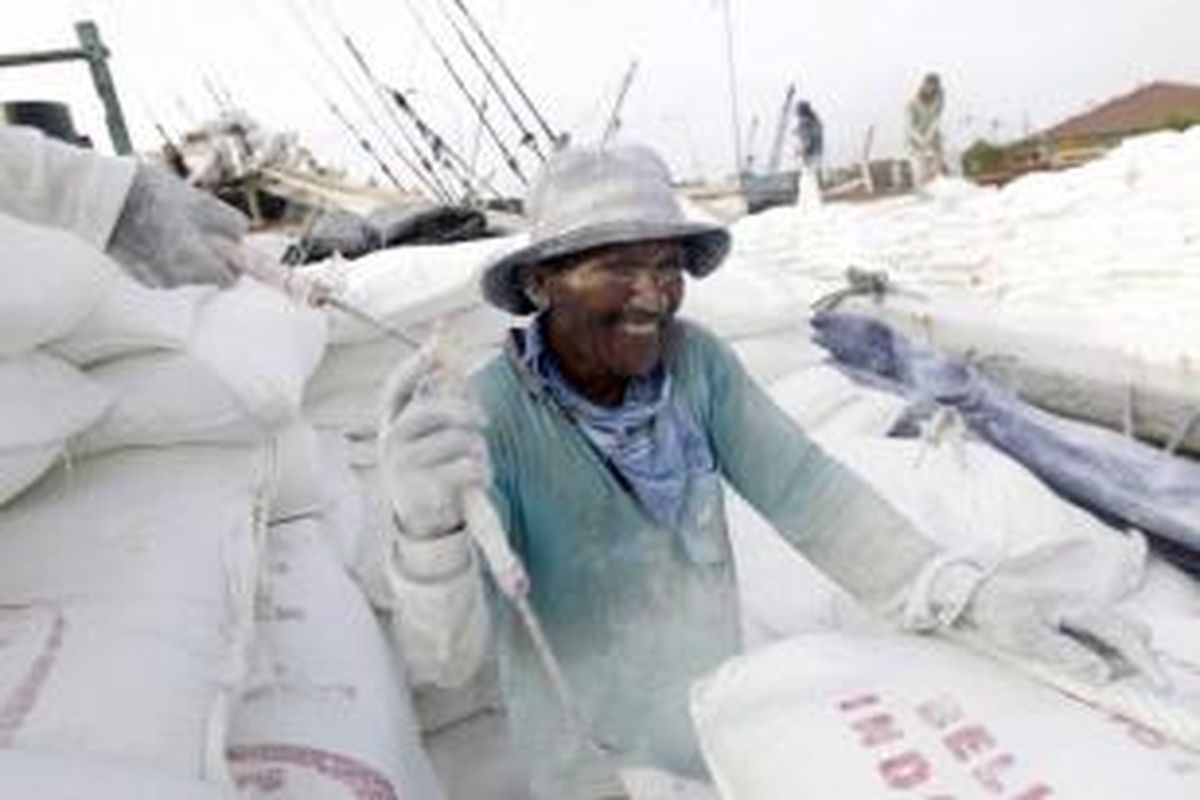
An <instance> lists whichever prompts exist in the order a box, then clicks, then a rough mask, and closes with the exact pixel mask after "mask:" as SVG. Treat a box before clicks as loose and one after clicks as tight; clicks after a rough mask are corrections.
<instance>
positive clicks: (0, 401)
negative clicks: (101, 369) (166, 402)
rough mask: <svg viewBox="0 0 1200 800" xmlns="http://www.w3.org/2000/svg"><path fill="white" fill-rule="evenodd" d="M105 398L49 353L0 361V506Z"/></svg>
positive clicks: (96, 413) (91, 419) (92, 417)
mask: <svg viewBox="0 0 1200 800" xmlns="http://www.w3.org/2000/svg"><path fill="white" fill-rule="evenodd" d="M0 302H3V301H2V300H0ZM111 400H112V397H111V395H110V394H109V392H107V391H106V390H105V389H104V388H103V387H102V386H100V385H99V384H97V383H96V382H95V381H92V380H89V379H88V378H87V377H86V376H85V375H84V374H83V373H82V372H80V371H79V370H77V369H75V368H74V367H72V366H70V365H69V364H65V363H63V362H62V361H60V360H59V359H57V358H54V357H53V356H49V355H45V354H43V353H31V354H29V355H26V356H21V357H17V358H10V359H0V505H2V504H4V503H6V502H8V501H9V500H10V499H11V498H13V497H14V496H15V495H17V494H18V493H20V492H21V491H22V490H23V489H25V488H26V487H28V486H29V485H30V484H32V483H33V482H34V481H35V480H37V478H38V477H39V476H40V475H42V473H44V472H45V471H46V470H47V469H49V467H50V466H51V465H52V464H53V463H54V460H55V459H56V458H58V456H59V454H60V453H61V452H62V450H63V446H64V443H65V442H66V440H67V439H69V438H70V437H72V436H74V435H76V434H77V433H79V432H80V431H82V430H84V429H86V428H87V427H88V426H90V425H92V424H93V423H95V422H96V420H97V419H99V418H100V417H101V416H102V415H103V414H104V412H105V410H106V409H107V408H108V406H109V403H110V402H111Z"/></svg>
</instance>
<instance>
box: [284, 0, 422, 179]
mask: <svg viewBox="0 0 1200 800" xmlns="http://www.w3.org/2000/svg"><path fill="white" fill-rule="evenodd" d="M287 3H288V6H289V7H290V8H291V9H292V16H293V17H295V18H296V19H297V20H298V21H299V22H300V26H301V28H302V29H303V30H304V33H305V35H306V36H307V37H308V39H309V41H311V42H312V44H313V46H314V47H315V48H316V50H317V53H318V54H319V55H320V56H321V59H322V60H323V61H324V62H325V65H326V66H327V67H328V68H329V69H330V70H331V71H332V72H333V74H334V75H335V76H336V77H337V79H338V81H339V82H340V83H341V84H342V86H343V87H344V88H345V89H346V91H348V92H349V93H350V96H351V97H352V98H353V100H354V102H355V104H356V105H357V106H358V108H359V110H360V111H361V112H362V113H363V115H364V116H365V117H366V118H367V121H368V122H369V123H370V124H371V125H372V127H374V128H375V130H376V131H377V132H378V133H379V135H380V136H382V138H383V141H384V142H385V143H386V144H387V145H388V146H389V148H390V149H391V151H392V153H393V154H394V155H395V156H396V157H397V158H399V159H400V161H401V162H402V163H403V164H404V166H406V167H408V170H409V172H411V173H412V174H413V175H415V176H416V177H417V180H419V181H420V182H421V183H422V184H424V186H425V188H426V189H428V190H429V191H431V192H433V195H434V196H435V197H436V196H437V190H436V188H435V187H433V186H432V185H431V183H430V182H429V179H428V178H427V177H426V176H425V174H424V173H423V172H421V170H420V169H419V168H418V167H417V166H416V165H415V164H413V163H412V161H411V160H410V159H409V158H408V156H407V155H405V154H404V152H403V151H401V150H400V148H399V147H398V146H397V145H396V142H395V140H394V139H392V137H391V136H390V135H389V134H388V132H387V130H386V129H385V128H384V127H383V125H382V124H381V123H380V121H379V117H378V116H377V115H376V114H375V112H374V111H373V110H372V109H371V106H370V105H369V104H368V103H367V102H366V100H365V99H364V98H363V96H362V93H361V92H359V91H358V89H357V87H355V86H354V83H353V82H352V81H351V80H350V79H349V78H348V77H347V76H346V73H345V72H344V71H343V70H342V68H341V67H340V66H338V63H337V61H335V60H334V58H333V57H332V56H331V55H330V54H329V51H328V50H326V49H325V45H324V44H323V43H322V42H321V37H320V36H318V35H317V32H316V30H315V29H314V28H313V27H312V25H311V24H310V23H309V21H308V18H307V17H306V16H305V15H304V12H303V11H302V10H301V8H300V6H299V4H298V2H297V0H287Z"/></svg>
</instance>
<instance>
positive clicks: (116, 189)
mask: <svg viewBox="0 0 1200 800" xmlns="http://www.w3.org/2000/svg"><path fill="white" fill-rule="evenodd" d="M136 169H137V162H136V161H134V160H133V159H132V158H114V157H112V156H104V155H100V154H99V153H96V152H94V151H92V150H87V149H84V148H82V147H74V146H72V145H69V144H64V143H63V142H59V141H56V140H54V139H51V138H49V137H47V136H45V135H43V134H42V132H41V131H38V130H36V129H34V128H25V127H20V126H15V125H14V126H3V125H0V212H2V213H5V214H8V215H9V216H11V217H16V218H17V219H20V220H24V221H25V222H30V223H33V224H35V225H43V226H45V227H48V228H59V229H61V230H67V231H70V232H71V233H73V234H75V235H76V236H78V237H79V238H80V239H83V240H84V241H85V242H87V243H88V244H90V245H92V246H93V247H95V248H96V249H97V250H103V249H104V247H105V245H106V244H107V242H108V240H109V237H110V236H111V235H112V230H113V226H114V225H115V224H116V222H117V217H118V216H120V213H121V208H122V206H123V205H124V203H125V196H126V195H127V194H128V193H129V187H130V185H131V184H132V183H133V176H134V172H135V171H136Z"/></svg>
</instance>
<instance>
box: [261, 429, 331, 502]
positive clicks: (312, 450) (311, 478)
mask: <svg viewBox="0 0 1200 800" xmlns="http://www.w3.org/2000/svg"><path fill="white" fill-rule="evenodd" d="M275 447H276V454H277V457H276V459H275V476H274V480H273V481H272V486H271V497H270V512H269V516H268V519H269V521H270V522H272V523H277V522H286V521H289V520H294V519H298V518H300V517H307V516H314V515H319V514H324V512H325V510H326V507H327V506H328V505H329V502H330V491H329V489H328V488H327V487H326V481H325V465H324V464H325V462H324V458H323V454H322V451H321V442H320V439H319V438H318V436H317V432H316V430H315V429H314V428H313V427H312V426H311V425H309V424H308V423H306V422H304V421H298V422H295V423H293V424H292V425H289V426H288V427H287V428H285V429H283V430H282V431H280V432H279V433H278V434H277V435H276V437H275Z"/></svg>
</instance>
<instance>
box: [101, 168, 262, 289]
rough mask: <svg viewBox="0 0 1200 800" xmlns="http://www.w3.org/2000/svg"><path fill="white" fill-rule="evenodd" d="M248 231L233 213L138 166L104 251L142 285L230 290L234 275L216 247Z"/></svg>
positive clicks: (167, 177) (240, 216) (164, 175)
mask: <svg viewBox="0 0 1200 800" xmlns="http://www.w3.org/2000/svg"><path fill="white" fill-rule="evenodd" d="M248 226H249V222H248V220H247V219H246V217H245V216H244V215H243V214H242V213H241V212H239V211H238V210H237V209H235V208H233V207H231V206H229V205H227V204H226V203H223V202H221V201H220V200H218V199H217V198H215V197H213V196H211V195H208V194H206V193H204V192H201V191H200V190H198V189H194V188H192V187H191V186H189V185H188V184H186V183H184V182H183V181H181V180H179V179H178V178H176V177H175V176H173V175H169V174H168V173H166V172H164V171H163V170H161V169H158V168H157V167H151V166H147V165H144V164H140V165H138V168H137V171H136V172H135V173H134V176H133V185H132V186H131V187H130V189H129V194H128V195H127V196H126V198H125V205H124V206H123V207H122V209H121V215H120V216H119V217H118V219H117V224H116V226H115V227H114V228H113V232H112V236H111V237H110V238H109V242H108V248H107V250H108V253H109V255H111V256H112V257H113V258H115V259H116V260H117V261H119V262H120V263H121V265H122V266H124V267H125V269H126V271H127V272H129V274H130V275H132V276H133V277H134V278H136V279H137V280H138V281H140V282H141V283H143V284H145V285H146V286H150V287H154V288H169V287H172V286H178V285H180V284H186V283H215V284H217V285H218V286H228V285H230V284H232V283H233V282H234V280H235V279H236V278H237V273H236V272H235V270H234V267H233V265H232V264H230V263H229V258H228V253H227V249H222V247H221V246H220V245H221V244H224V245H226V246H228V245H231V244H236V243H237V242H238V241H239V240H240V239H241V238H242V236H243V235H244V234H245V233H246V229H247V227H248Z"/></svg>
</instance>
